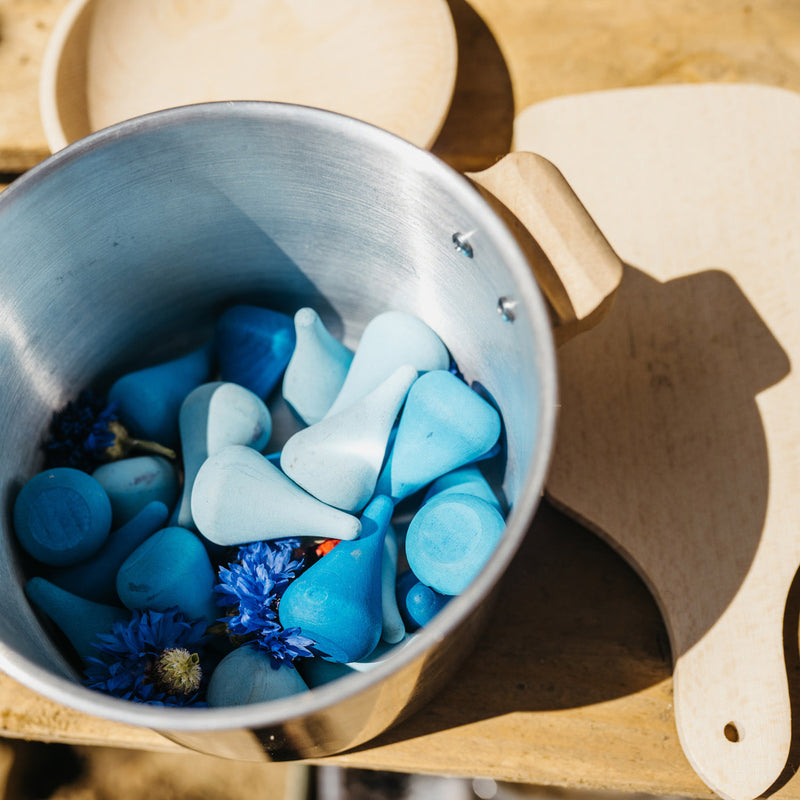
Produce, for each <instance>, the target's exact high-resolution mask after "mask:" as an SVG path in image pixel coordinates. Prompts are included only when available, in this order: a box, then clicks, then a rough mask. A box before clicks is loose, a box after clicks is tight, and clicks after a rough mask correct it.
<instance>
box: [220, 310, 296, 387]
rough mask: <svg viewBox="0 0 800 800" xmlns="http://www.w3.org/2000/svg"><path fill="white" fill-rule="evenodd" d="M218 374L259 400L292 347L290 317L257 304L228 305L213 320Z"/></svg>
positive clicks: (277, 377) (278, 374) (275, 380)
mask: <svg viewBox="0 0 800 800" xmlns="http://www.w3.org/2000/svg"><path fill="white" fill-rule="evenodd" d="M216 343H217V355H218V357H219V368H220V375H221V377H222V380H224V381H233V383H239V384H241V385H242V386H244V387H246V388H247V389H250V391H251V392H254V393H255V394H257V395H258V396H259V397H261V398H262V399H264V398H266V397H267V395H268V394H269V393H270V392H271V391H272V389H273V387H274V386H275V385H276V384H277V383H278V381H279V380H280V378H281V375H283V371H284V370H285V369H286V365H287V364H288V363H289V359H290V358H291V356H292V351H293V350H294V343H295V334H294V324H293V323H292V318H291V317H287V316H286V314H281V313H280V312H279V311H273V310H271V309H269V308H260V307H258V306H249V305H238V306H233V307H231V308H229V309H228V310H227V311H225V312H224V313H223V314H222V315H221V316H220V318H219V319H218V320H217V326H216Z"/></svg>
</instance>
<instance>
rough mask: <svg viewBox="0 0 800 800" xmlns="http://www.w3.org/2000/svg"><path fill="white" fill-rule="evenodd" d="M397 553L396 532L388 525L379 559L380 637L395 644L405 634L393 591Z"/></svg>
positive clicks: (395, 579)
mask: <svg viewBox="0 0 800 800" xmlns="http://www.w3.org/2000/svg"><path fill="white" fill-rule="evenodd" d="M398 554H399V552H398V546H397V534H396V533H395V531H394V528H392V526H391V525H390V526H389V528H388V529H387V531H386V539H385V540H384V543H383V558H382V561H381V610H382V612H383V626H382V628H381V639H383V641H384V642H386V643H388V644H397V642H399V641H400V640H401V639H402V638H403V637H404V636H405V635H406V627H405V625H404V624H403V618H402V617H401V615H400V609H399V608H398V606H397V592H396V591H395V586H396V584H397V558H398Z"/></svg>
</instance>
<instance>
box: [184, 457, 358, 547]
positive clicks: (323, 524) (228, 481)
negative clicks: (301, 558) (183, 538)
mask: <svg viewBox="0 0 800 800" xmlns="http://www.w3.org/2000/svg"><path fill="white" fill-rule="evenodd" d="M192 517H193V519H194V522H195V525H197V529H198V530H199V531H200V533H201V534H202V535H203V536H205V537H206V538H207V539H209V540H210V541H211V542H214V543H215V544H220V545H239V544H246V543H247V542H256V541H260V540H264V539H280V538H282V537H285V536H313V537H316V538H321V539H355V538H356V536H358V533H359V531H360V530H361V523H360V522H359V520H358V518H357V517H354V516H352V515H350V514H346V513H345V512H344V511H339V510H338V509H336V508H332V507H331V506H329V505H326V504H325V503H321V502H320V501H319V500H317V499H316V498H314V497H312V496H311V495H310V494H308V493H307V492H305V491H303V490H302V489H301V488H300V487H299V486H297V485H296V484H295V483H293V482H292V481H291V480H290V479H289V478H287V477H286V475H284V474H283V472H281V471H280V469H278V468H277V467H276V466H275V465H274V464H272V463H270V461H269V459H267V458H265V457H264V456H262V455H261V454H260V453H257V452H256V451H255V450H253V449H252V448H251V447H243V446H242V445H230V446H229V447H225V448H223V449H222V450H220V451H219V452H218V453H215V454H214V455H213V456H210V457H209V458H208V459H207V460H206V462H205V463H204V464H203V466H202V467H200V470H199V471H198V473H197V477H196V478H195V481H194V488H193V490H192Z"/></svg>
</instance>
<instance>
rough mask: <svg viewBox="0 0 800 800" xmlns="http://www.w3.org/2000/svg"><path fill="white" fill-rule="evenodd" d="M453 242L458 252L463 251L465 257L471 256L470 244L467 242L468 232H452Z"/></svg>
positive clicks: (472, 253)
mask: <svg viewBox="0 0 800 800" xmlns="http://www.w3.org/2000/svg"><path fill="white" fill-rule="evenodd" d="M453 244H454V245H455V246H456V250H458V252H459V253H463V254H464V255H465V256H467V258H472V256H473V255H474V251H473V249H472V245H471V244H470V243H469V234H468V233H461V231H456V232H455V233H454V234H453Z"/></svg>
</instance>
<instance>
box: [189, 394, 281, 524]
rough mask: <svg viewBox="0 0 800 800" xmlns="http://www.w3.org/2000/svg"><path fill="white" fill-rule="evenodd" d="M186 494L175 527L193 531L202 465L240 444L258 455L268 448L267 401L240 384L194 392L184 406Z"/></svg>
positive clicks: (270, 423)
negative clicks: (194, 502)
mask: <svg viewBox="0 0 800 800" xmlns="http://www.w3.org/2000/svg"><path fill="white" fill-rule="evenodd" d="M179 424H180V430H181V451H182V454H183V473H184V477H183V493H182V495H181V502H180V506H179V508H178V510H177V516H176V518H175V519H174V522H175V524H177V525H179V526H181V527H183V528H190V529H193V528H194V527H195V525H194V521H193V519H192V487H193V486H194V480H195V478H196V477H197V471H198V470H199V469H200V467H201V466H202V465H203V462H204V461H205V460H206V459H207V458H208V457H209V456H210V455H213V454H214V453H218V452H219V451H220V450H222V448H223V447H227V446H228V445H231V444H241V445H245V446H246V447H252V448H253V449H254V450H258V451H259V452H260V451H261V450H263V449H264V448H265V447H266V446H267V442H268V441H269V437H270V433H271V432H272V417H271V416H270V413H269V410H268V409H267V406H266V404H265V403H264V401H263V400H262V399H261V398H260V397H259V396H258V395H256V394H255V393H254V392H251V391H250V390H249V389H245V387H244V386H240V385H239V384H238V383H231V382H223V381H217V382H214V383H204V384H203V385H202V386H198V387H197V388H196V389H194V390H192V391H191V392H190V393H189V394H188V395H187V397H186V399H185V400H184V401H183V405H182V406H181V411H180V416H179Z"/></svg>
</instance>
